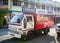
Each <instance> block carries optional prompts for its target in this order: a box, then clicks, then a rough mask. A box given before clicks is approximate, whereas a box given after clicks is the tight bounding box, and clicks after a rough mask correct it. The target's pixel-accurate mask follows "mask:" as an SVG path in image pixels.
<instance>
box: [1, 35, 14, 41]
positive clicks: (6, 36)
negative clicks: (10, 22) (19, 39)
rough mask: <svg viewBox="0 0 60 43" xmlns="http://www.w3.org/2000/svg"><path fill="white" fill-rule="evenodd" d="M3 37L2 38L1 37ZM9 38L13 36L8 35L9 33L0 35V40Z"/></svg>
mask: <svg viewBox="0 0 60 43" xmlns="http://www.w3.org/2000/svg"><path fill="white" fill-rule="evenodd" d="M2 38H3V39H2ZM10 38H13V37H12V36H10V35H8V34H7V35H3V36H0V42H1V41H4V40H7V39H10Z"/></svg>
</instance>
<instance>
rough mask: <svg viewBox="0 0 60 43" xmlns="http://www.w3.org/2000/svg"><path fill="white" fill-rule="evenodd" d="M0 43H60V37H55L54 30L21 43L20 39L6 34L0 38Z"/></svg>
mask: <svg viewBox="0 0 60 43" xmlns="http://www.w3.org/2000/svg"><path fill="white" fill-rule="evenodd" d="M0 43H60V37H58V36H57V34H56V31H55V29H53V28H52V29H50V32H49V33H48V35H40V36H38V37H34V38H32V39H31V40H27V41H23V40H21V39H17V38H13V37H12V36H10V35H8V34H6V35H3V36H0Z"/></svg>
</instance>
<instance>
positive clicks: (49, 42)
mask: <svg viewBox="0 0 60 43" xmlns="http://www.w3.org/2000/svg"><path fill="white" fill-rule="evenodd" d="M0 43H56V41H55V37H53V36H50V35H40V36H38V37H36V36H35V37H34V38H32V39H31V40H28V41H23V40H21V39H17V38H11V39H8V40H3V41H1V42H0Z"/></svg>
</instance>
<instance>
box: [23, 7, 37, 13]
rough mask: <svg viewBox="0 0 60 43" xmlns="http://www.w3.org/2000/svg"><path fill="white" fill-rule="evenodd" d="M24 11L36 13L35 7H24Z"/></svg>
mask: <svg viewBox="0 0 60 43" xmlns="http://www.w3.org/2000/svg"><path fill="white" fill-rule="evenodd" d="M22 11H23V13H35V12H36V9H34V8H23V9H22Z"/></svg>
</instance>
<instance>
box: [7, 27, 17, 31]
mask: <svg viewBox="0 0 60 43" xmlns="http://www.w3.org/2000/svg"><path fill="white" fill-rule="evenodd" d="M8 29H9V30H14V31H17V27H13V26H9V28H8Z"/></svg>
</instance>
